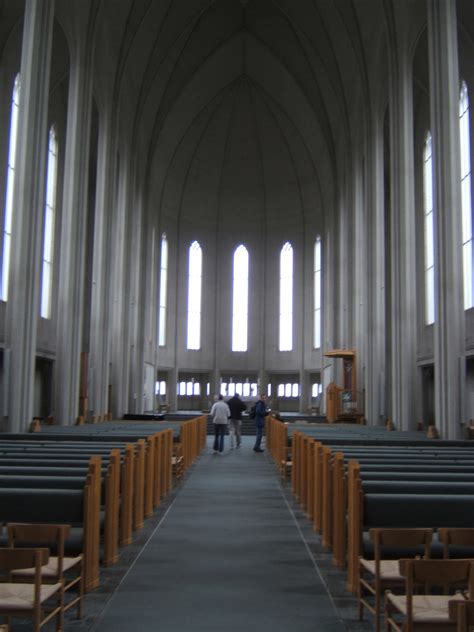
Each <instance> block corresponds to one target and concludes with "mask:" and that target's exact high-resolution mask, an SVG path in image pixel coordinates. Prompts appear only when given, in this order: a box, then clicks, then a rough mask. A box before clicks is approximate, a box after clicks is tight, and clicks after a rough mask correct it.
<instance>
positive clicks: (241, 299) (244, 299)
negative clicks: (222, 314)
mask: <svg viewBox="0 0 474 632" xmlns="http://www.w3.org/2000/svg"><path fill="white" fill-rule="evenodd" d="M233 281H234V282H233V297H232V351H247V331H248V303H249V253H248V251H247V248H246V247H245V246H239V247H238V248H237V249H236V251H235V252H234V279H233Z"/></svg>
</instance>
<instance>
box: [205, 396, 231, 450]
mask: <svg viewBox="0 0 474 632" xmlns="http://www.w3.org/2000/svg"><path fill="white" fill-rule="evenodd" d="M210 415H211V417H212V421H213V423H214V454H220V453H222V452H223V451H224V437H225V431H226V428H227V424H228V423H229V417H230V408H229V406H228V405H227V404H226V403H225V401H224V399H223V397H222V395H219V399H218V400H217V402H214V404H212V408H211V412H210Z"/></svg>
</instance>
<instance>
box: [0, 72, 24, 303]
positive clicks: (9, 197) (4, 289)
mask: <svg viewBox="0 0 474 632" xmlns="http://www.w3.org/2000/svg"><path fill="white" fill-rule="evenodd" d="M19 107H20V75H19V74H18V75H17V76H16V78H15V83H14V85H13V95H12V108H11V115H10V141H9V149H8V172H7V192H6V198H5V221H4V224H3V258H2V286H1V288H0V292H1V294H0V298H1V299H2V301H8V278H9V276H10V252H11V237H12V216H13V182H14V179H15V162H16V145H17V137H18V110H19Z"/></svg>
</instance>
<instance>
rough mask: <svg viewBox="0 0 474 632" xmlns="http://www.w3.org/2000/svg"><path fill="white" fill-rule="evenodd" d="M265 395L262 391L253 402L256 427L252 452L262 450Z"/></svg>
mask: <svg viewBox="0 0 474 632" xmlns="http://www.w3.org/2000/svg"><path fill="white" fill-rule="evenodd" d="M266 401H267V396H266V395H265V394H264V393H262V394H261V395H260V399H259V400H258V402H257V403H256V404H255V426H256V427H257V433H256V435H255V445H254V447H253V451H254V452H263V450H262V448H261V447H260V444H261V443H262V436H263V429H264V427H265V417H266V416H267V415H268V413H269V411H268V410H267V403H266Z"/></svg>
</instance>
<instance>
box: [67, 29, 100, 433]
mask: <svg viewBox="0 0 474 632" xmlns="http://www.w3.org/2000/svg"><path fill="white" fill-rule="evenodd" d="M86 28H87V25H86ZM81 35H82V36H81V37H78V38H76V42H77V48H76V49H75V50H73V51H72V59H71V68H70V79H69V102H68V116H67V138H66V155H65V166H64V191H63V204H62V218H61V253H60V254H61V260H60V265H59V290H58V293H59V297H58V330H57V353H56V365H55V368H56V384H57V385H58V388H57V389H56V398H55V399H56V403H55V417H56V419H57V421H58V422H59V423H60V424H62V425H70V424H73V423H74V420H75V418H76V416H77V414H78V407H79V381H80V359H81V351H83V348H82V333H83V316H84V271H85V253H86V228H87V212H88V189H89V186H88V185H89V145H90V122H91V101H92V78H91V72H90V71H91V61H90V58H89V55H90V51H91V47H90V46H89V44H88V38H87V33H86V32H83V33H82V34H81ZM91 395H92V401H93V400H94V395H93V394H91ZM103 412H105V411H103Z"/></svg>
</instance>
